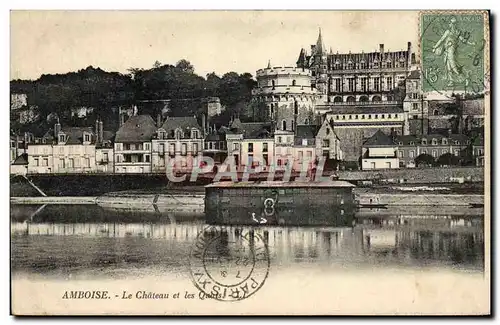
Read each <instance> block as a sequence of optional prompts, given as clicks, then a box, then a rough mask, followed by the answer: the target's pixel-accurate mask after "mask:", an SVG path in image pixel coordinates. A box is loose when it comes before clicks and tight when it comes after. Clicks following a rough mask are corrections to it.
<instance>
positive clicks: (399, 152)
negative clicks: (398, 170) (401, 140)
mask: <svg viewBox="0 0 500 325" xmlns="http://www.w3.org/2000/svg"><path fill="white" fill-rule="evenodd" d="M398 156H399V158H403V157H404V152H403V150H399V151H398Z"/></svg>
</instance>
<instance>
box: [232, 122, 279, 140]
mask: <svg viewBox="0 0 500 325" xmlns="http://www.w3.org/2000/svg"><path fill="white" fill-rule="evenodd" d="M230 130H231V131H230V132H231V133H233V134H237V133H242V134H243V137H244V138H247V139H248V138H267V137H270V135H271V124H270V123H268V122H248V123H242V122H241V121H240V119H238V118H236V119H235V120H234V121H233V123H231V127H230Z"/></svg>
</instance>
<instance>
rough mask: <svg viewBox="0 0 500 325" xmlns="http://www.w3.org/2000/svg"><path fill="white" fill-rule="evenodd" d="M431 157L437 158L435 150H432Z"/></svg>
mask: <svg viewBox="0 0 500 325" xmlns="http://www.w3.org/2000/svg"><path fill="white" fill-rule="evenodd" d="M432 157H434V158H437V150H432Z"/></svg>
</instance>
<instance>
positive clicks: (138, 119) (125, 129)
mask: <svg viewBox="0 0 500 325" xmlns="http://www.w3.org/2000/svg"><path fill="white" fill-rule="evenodd" d="M156 130H157V127H156V124H155V122H154V121H153V119H152V118H151V116H149V115H136V116H132V117H130V118H129V119H128V120H127V122H125V123H124V124H123V125H122V126H121V127H120V129H118V131H117V132H116V137H115V142H143V141H150V140H151V139H152V137H153V134H154V133H155V132H156Z"/></svg>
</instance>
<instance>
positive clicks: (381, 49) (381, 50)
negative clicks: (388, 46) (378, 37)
mask: <svg viewBox="0 0 500 325" xmlns="http://www.w3.org/2000/svg"><path fill="white" fill-rule="evenodd" d="M379 46H380V55H381V56H382V58H383V57H384V44H380V45H379Z"/></svg>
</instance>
